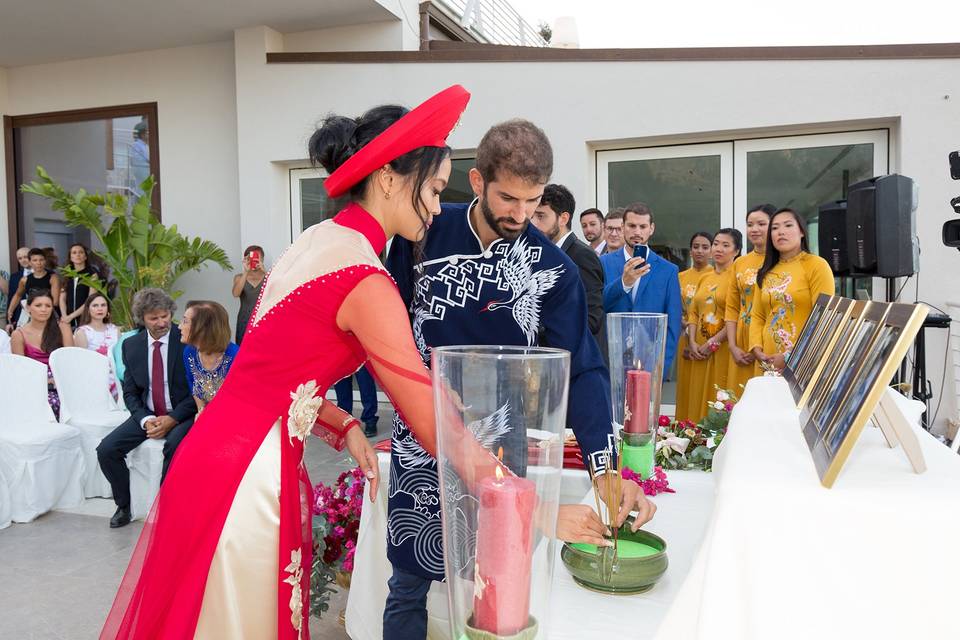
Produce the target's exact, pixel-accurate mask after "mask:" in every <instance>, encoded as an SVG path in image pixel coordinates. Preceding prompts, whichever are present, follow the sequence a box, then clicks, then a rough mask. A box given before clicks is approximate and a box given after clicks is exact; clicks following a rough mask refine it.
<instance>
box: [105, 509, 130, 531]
mask: <svg viewBox="0 0 960 640" xmlns="http://www.w3.org/2000/svg"><path fill="white" fill-rule="evenodd" d="M128 524H130V509H129V508H125V507H117V512H116V513H115V514H113V517H112V518H110V528H111V529H119V528H120V527H125V526H127V525H128Z"/></svg>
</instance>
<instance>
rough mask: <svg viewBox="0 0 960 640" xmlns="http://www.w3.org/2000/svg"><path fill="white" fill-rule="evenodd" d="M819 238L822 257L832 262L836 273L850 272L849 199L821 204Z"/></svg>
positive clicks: (839, 274) (845, 273)
mask: <svg viewBox="0 0 960 640" xmlns="http://www.w3.org/2000/svg"><path fill="white" fill-rule="evenodd" d="M818 219H819V224H818V230H817V239H818V240H819V243H818V244H819V246H820V257H821V258H823V259H824V260H826V261H827V262H829V263H830V269H831V270H832V271H833V273H834V275H837V276H845V275H848V274H849V273H850V257H849V254H848V253H847V201H846V200H837V201H836V202H828V203H826V204H822V205H820V216H819V218H818Z"/></svg>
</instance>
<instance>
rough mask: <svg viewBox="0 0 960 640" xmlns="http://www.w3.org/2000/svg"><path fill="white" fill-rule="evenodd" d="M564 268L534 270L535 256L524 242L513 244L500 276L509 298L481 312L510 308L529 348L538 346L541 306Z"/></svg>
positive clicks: (502, 262) (505, 258)
mask: <svg viewBox="0 0 960 640" xmlns="http://www.w3.org/2000/svg"><path fill="white" fill-rule="evenodd" d="M563 272H564V268H563V267H562V266H556V267H552V268H550V269H544V270H542V271H534V270H533V253H532V252H531V251H529V250H528V248H527V243H526V241H525V240H523V239H520V240H517V242H515V243H514V245H513V246H512V247H511V248H510V251H509V252H508V253H507V255H506V256H505V257H504V259H503V260H502V261H501V262H500V275H501V277H502V278H503V280H504V281H505V282H506V285H507V289H508V291H509V293H510V298H509V299H507V300H491V301H490V302H488V303H487V306H485V307H484V308H483V309H482V311H496V310H497V309H502V308H509V309H510V310H511V312H512V313H513V319H514V320H515V321H516V323H517V325H519V327H520V328H521V329H522V330H523V332H524V334H526V336H527V344H528V345H532V344H535V343H536V340H537V331H538V330H539V328H540V303H541V299H542V298H543V296H544V295H545V294H546V293H547V292H548V291H549V290H550V289H552V288H553V285H555V284H556V283H557V281H558V280H559V279H560V276H561V275H562V274H563Z"/></svg>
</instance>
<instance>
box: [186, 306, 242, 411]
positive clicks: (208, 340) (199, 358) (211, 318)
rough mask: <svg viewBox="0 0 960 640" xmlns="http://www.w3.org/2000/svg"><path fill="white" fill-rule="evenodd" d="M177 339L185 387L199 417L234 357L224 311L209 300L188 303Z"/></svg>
mask: <svg viewBox="0 0 960 640" xmlns="http://www.w3.org/2000/svg"><path fill="white" fill-rule="evenodd" d="M180 336H181V337H180V339H181V340H182V341H183V343H184V344H185V345H186V346H185V347H184V348H183V362H184V365H185V366H186V370H187V384H189V385H190V388H191V389H192V393H193V399H194V400H195V401H196V403H197V413H200V412H201V411H203V408H204V407H205V406H206V404H207V403H208V402H210V401H211V400H213V396H215V395H216V393H217V391H219V390H220V385H222V384H223V380H224V378H226V377H227V372H228V371H229V370H230V365H231V364H233V359H234V358H235V357H236V355H237V349H238V347H237V345H235V344H234V343H232V342H230V318H229V316H228V315H227V310H226V309H224V308H223V305H221V304H219V303H217V302H213V301H212V300H191V301H190V302H188V303H187V308H186V310H185V311H184V312H183V320H182V321H181V322H180Z"/></svg>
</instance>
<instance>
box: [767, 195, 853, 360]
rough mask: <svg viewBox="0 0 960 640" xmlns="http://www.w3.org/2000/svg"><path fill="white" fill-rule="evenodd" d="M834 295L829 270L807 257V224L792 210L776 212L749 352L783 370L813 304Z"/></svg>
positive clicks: (769, 236) (770, 230) (822, 260)
mask: <svg viewBox="0 0 960 640" xmlns="http://www.w3.org/2000/svg"><path fill="white" fill-rule="evenodd" d="M834 292H835V287H834V281H833V272H832V271H831V270H830V265H829V264H827V261H826V260H824V259H823V258H821V257H820V256H815V255H811V254H810V253H808V249H807V228H806V225H805V224H804V222H803V219H802V218H800V216H799V215H797V213H796V212H795V211H793V210H792V209H780V210H779V211H777V212H776V213H775V214H773V216H772V217H771V218H770V227H769V229H768V231H767V253H766V256H764V261H763V267H761V269H760V272H759V273H758V274H757V291H756V293H755V298H754V301H753V310H752V312H751V315H750V351H751V352H753V355H754V356H755V357H756V358H757V360H759V361H760V362H762V363H765V364H766V366H768V367H770V368H774V369H776V370H778V371H780V370H782V369H783V367H784V362H785V360H786V359H787V358H789V357H790V352H791V351H792V350H793V345H794V344H795V343H796V340H797V337H798V336H799V335H800V332H801V331H802V330H803V325H804V323H805V322H806V321H807V318H808V317H810V310H811V309H812V308H813V303H814V301H815V300H816V299H817V297H818V296H819V295H820V294H821V293H826V294H827V295H831V296H832V295H834Z"/></svg>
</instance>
